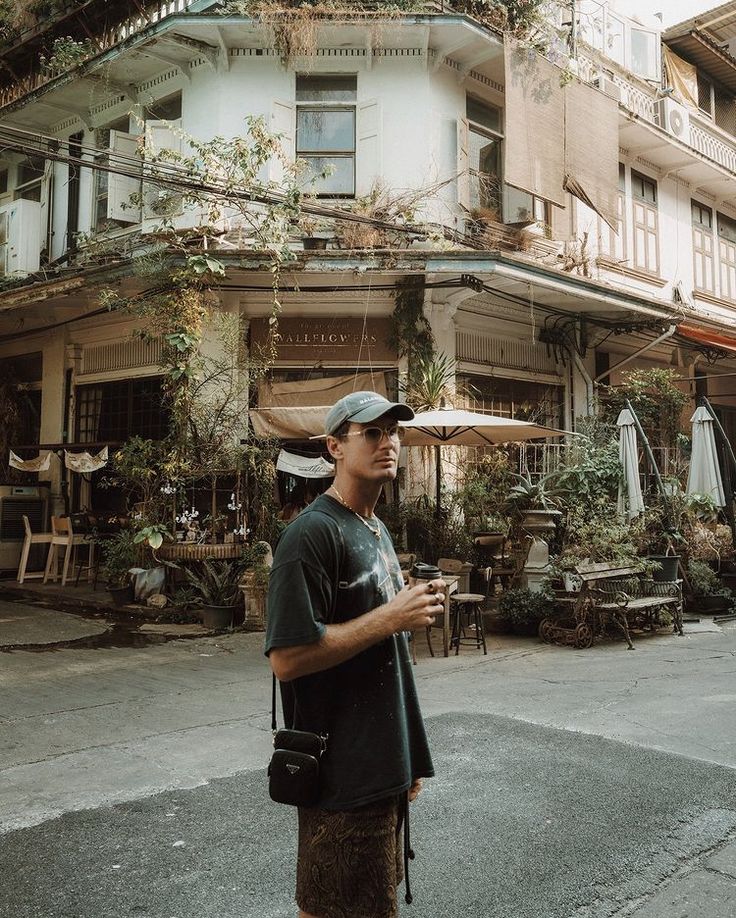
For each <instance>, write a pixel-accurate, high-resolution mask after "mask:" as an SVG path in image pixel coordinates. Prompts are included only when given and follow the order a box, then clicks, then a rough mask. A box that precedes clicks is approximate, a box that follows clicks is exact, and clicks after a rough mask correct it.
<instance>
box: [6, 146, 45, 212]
mask: <svg viewBox="0 0 736 918" xmlns="http://www.w3.org/2000/svg"><path fill="white" fill-rule="evenodd" d="M34 159H35V160H38V161H39V162H40V166H39V167H38V168H37V169H36V170H35V171H37V172H38V173H39V174H38V175H37V176H35V177H34V178H32V179H27V180H26V181H25V182H20V172H21V169H22V168H23V166H25V165H26V164H29V165H30V166H31V168H33V165H32V163H33V160H34ZM45 178H46V160H45V159H43V157H40V156H39V157H35V156H32V155H31V156H27V157H26V158H25V159H24V160H22V161H21V162H19V163H18V165H17V166H16V168H15V179H16V185H15V187H14V188H13V192H12V193H13V200H14V201H21V200H23V201H37V202H38V203H39V204H40V203H41V201H42V200H43V184H44V180H45ZM36 189H38V197H35V196H33V197H28V194H27V192H29V191H34V192H35V190H36Z"/></svg>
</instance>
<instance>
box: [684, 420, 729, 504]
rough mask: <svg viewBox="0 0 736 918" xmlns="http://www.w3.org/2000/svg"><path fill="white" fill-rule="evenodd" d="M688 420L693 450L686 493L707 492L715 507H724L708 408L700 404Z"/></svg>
mask: <svg viewBox="0 0 736 918" xmlns="http://www.w3.org/2000/svg"><path fill="white" fill-rule="evenodd" d="M690 420H691V422H692V425H693V450H692V455H691V457H690V472H689V473H688V476H687V493H688V494H707V495H708V496H709V497H712V498H713V503H714V504H715V505H716V507H725V506H726V497H725V495H724V493H723V481H722V479H721V470H720V467H719V465H718V453H717V452H716V437H715V433H714V431H713V418H712V417H711V415H710V413H709V412H708V409H707V408H705V406H703V405H701V406H700V408H697V409H696V411H695V414H694V415H693V416H692V417H691V418H690Z"/></svg>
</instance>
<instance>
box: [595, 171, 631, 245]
mask: <svg viewBox="0 0 736 918" xmlns="http://www.w3.org/2000/svg"><path fill="white" fill-rule="evenodd" d="M625 214H626V166H624V164H623V163H619V164H618V192H617V194H616V228H615V230H614V229H613V228H611V227H610V226H609V225H608V224H607V223H606V221H605V220H602V219H601V218H600V217H599V218H598V250H599V251H600V253H601V255H606V256H608V257H609V258H612V259H614V260H615V261H626V258H627V255H626V220H625Z"/></svg>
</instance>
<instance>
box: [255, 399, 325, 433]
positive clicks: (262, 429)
mask: <svg viewBox="0 0 736 918" xmlns="http://www.w3.org/2000/svg"><path fill="white" fill-rule="evenodd" d="M331 407H332V406H331V405H317V406H304V407H300V408H251V410H250V412H249V415H250V420H251V423H252V424H253V430H254V431H255V433H256V436H258V437H278V438H279V439H280V440H308V439H309V438H310V437H312V436H315V435H316V434H321V433H324V430H325V418H326V417H327V412H328V411H329V410H330V408H331Z"/></svg>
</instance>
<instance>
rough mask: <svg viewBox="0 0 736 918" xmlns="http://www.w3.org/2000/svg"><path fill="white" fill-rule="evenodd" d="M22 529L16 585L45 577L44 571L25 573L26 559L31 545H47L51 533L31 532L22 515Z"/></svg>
mask: <svg viewBox="0 0 736 918" xmlns="http://www.w3.org/2000/svg"><path fill="white" fill-rule="evenodd" d="M23 528H24V529H25V538H24V540H23V548H22V549H21V553H20V564H19V565H18V577H17V580H18V583H23V581H24V580H32V579H33V580H35V579H37V578H38V579H40V578H41V577H43V576H44V575H45V573H46V572H45V570H43V571H27V570H26V568H27V567H28V557H29V555H30V553H31V546H32V545H41V544H44V545H48V544H49V543H50V542H51V538H52V536H51V533H50V532H33V530H32V529H31V523H30V520H29V519H28V517H27V516H26V515H25V514H23Z"/></svg>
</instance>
